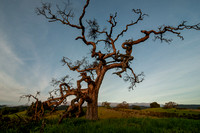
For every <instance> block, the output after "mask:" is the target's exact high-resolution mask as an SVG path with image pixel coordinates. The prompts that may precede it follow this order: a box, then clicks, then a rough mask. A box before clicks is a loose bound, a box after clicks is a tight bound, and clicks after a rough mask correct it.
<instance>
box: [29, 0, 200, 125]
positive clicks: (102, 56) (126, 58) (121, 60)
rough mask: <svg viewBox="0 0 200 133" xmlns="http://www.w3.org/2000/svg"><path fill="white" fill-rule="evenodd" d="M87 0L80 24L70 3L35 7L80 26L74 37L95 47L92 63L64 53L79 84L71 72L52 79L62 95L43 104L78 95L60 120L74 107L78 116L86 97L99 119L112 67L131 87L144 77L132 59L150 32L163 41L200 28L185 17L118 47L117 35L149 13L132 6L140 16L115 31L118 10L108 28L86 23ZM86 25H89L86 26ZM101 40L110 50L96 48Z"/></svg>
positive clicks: (90, 115) (89, 112) (92, 113)
mask: <svg viewBox="0 0 200 133" xmlns="http://www.w3.org/2000/svg"><path fill="white" fill-rule="evenodd" d="M85 1H86V3H85V5H84V6H83V9H82V13H81V15H80V17H79V19H78V24H73V23H72V22H71V18H72V17H73V13H72V11H71V10H68V9H67V5H66V6H65V8H64V9H61V8H60V7H59V6H57V12H53V11H55V10H52V7H51V4H49V3H42V7H41V8H37V9H36V12H37V14H38V15H42V16H44V17H45V18H46V19H48V20H49V22H61V23H62V24H63V25H66V26H69V27H71V28H74V29H76V30H79V31H80V32H81V33H80V36H78V37H76V38H75V40H81V41H82V42H83V43H84V44H85V45H87V46H89V47H92V50H91V59H93V60H94V61H93V62H92V63H88V61H87V60H86V59H85V58H83V59H82V60H78V61H76V62H75V63H74V64H73V63H72V62H71V61H70V60H69V59H68V58H66V57H63V59H62V62H63V63H64V65H67V66H68V68H69V69H70V70H72V71H76V72H78V73H79V74H80V77H81V78H80V79H79V80H77V86H76V87H72V86H70V84H69V82H66V79H67V78H68V76H66V77H64V78H63V79H62V80H54V81H53V83H54V84H55V85H59V89H58V90H55V91H59V93H60V96H52V95H50V97H49V99H48V100H47V101H44V102H43V104H47V105H48V106H49V107H52V110H54V109H55V108H56V107H57V106H59V105H61V104H63V103H65V102H66V99H67V97H68V96H70V95H75V96H76V98H75V99H73V100H72V101H71V105H70V107H69V108H68V109H66V111H65V113H64V114H63V116H62V117H61V119H60V122H61V121H62V119H63V118H65V117H67V116H70V114H71V113H72V112H73V111H74V110H75V109H78V112H76V113H77V114H76V116H77V117H79V116H80V113H81V111H82V109H81V107H82V104H83V103H84V102H85V101H86V102H87V113H86V118H87V119H90V120H97V119H98V108H97V105H98V94H99V89H100V87H101V84H102V81H103V79H104V75H105V74H106V72H108V71H109V70H113V69H116V70H115V72H114V73H113V74H116V75H117V76H119V77H122V76H123V78H124V80H125V81H129V82H130V83H131V84H130V87H129V89H132V88H133V87H134V86H135V84H136V83H140V82H142V81H143V77H142V76H143V73H141V74H138V75H137V74H135V72H134V71H133V69H132V68H131V66H130V64H131V61H132V60H133V59H134V57H133V56H132V48H133V46H135V45H137V44H142V43H143V42H145V41H146V40H148V39H149V38H150V35H154V36H155V39H159V40H161V42H162V41H164V42H168V43H169V42H170V41H171V39H167V38H164V35H165V34H166V33H172V34H174V35H177V37H179V38H181V39H183V36H181V33H180V31H181V30H184V29H195V30H200V23H199V24H196V25H186V21H183V22H182V23H180V24H179V25H178V26H176V27H174V26H165V25H163V26H161V27H159V28H158V29H157V30H141V33H140V34H142V35H143V37H141V38H138V39H135V40H133V39H129V40H126V41H124V42H123V43H122V44H120V45H121V49H120V50H119V49H117V48H116V45H119V43H118V39H119V38H121V37H122V36H123V35H124V34H125V33H126V32H127V31H128V30H129V27H130V26H135V25H137V24H138V23H139V22H141V21H142V20H143V19H144V17H145V16H147V14H144V13H143V12H142V11H141V10H140V9H133V10H132V11H133V13H134V14H135V15H137V16H138V17H137V19H136V20H133V21H131V23H129V24H127V25H126V26H125V28H124V30H122V31H121V32H119V33H115V34H113V33H114V31H115V30H114V29H116V27H117V21H116V17H117V13H115V14H114V15H110V16H109V18H108V20H107V23H108V24H109V25H110V27H109V28H107V29H101V28H100V26H99V25H98V23H97V21H96V20H95V19H94V20H86V24H87V26H85V25H84V24H83V21H84V20H83V19H85V14H86V10H87V8H88V5H89V3H90V0H85ZM85 27H89V28H87V29H86V28H85ZM86 32H87V33H86ZM100 44H104V45H105V48H106V50H107V52H103V51H102V50H99V49H97V45H100ZM128 72H129V74H128ZM82 82H85V83H86V84H87V88H82V86H81V83H82ZM27 96H29V95H27ZM38 111H39V110H38ZM38 111H36V112H38ZM42 112H44V111H42Z"/></svg>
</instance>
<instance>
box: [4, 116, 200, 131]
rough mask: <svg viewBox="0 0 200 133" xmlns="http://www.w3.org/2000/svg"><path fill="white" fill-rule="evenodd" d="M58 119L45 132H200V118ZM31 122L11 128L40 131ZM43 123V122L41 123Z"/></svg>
mask: <svg viewBox="0 0 200 133" xmlns="http://www.w3.org/2000/svg"><path fill="white" fill-rule="evenodd" d="M57 122H58V121H57V119H51V120H46V126H45V128H44V132H46V133H63V132H66V133H124V132H127V133H131V132H137V133H140V132H141V133H151V132H152V133H161V132H162V133H172V132H175V133H179V132H180V133H199V131H200V120H189V119H177V118H167V119H163V118H162V119H152V118H115V119H102V120H98V121H89V120H86V119H83V118H79V119H65V120H64V121H63V123H61V124H59V125H58V124H57ZM34 124H35V123H30V124H29V125H21V127H20V128H18V129H17V130H16V129H9V130H7V131H3V132H7V133H11V132H24V131H25V132H26V131H27V130H25V128H26V129H27V128H29V129H30V130H29V131H30V132H40V127H41V126H38V124H36V125H34ZM39 125H41V122H40V123H39Z"/></svg>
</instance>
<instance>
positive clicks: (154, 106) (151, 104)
mask: <svg viewBox="0 0 200 133" xmlns="http://www.w3.org/2000/svg"><path fill="white" fill-rule="evenodd" d="M150 107H151V108H160V104H158V103H157V102H152V103H150Z"/></svg>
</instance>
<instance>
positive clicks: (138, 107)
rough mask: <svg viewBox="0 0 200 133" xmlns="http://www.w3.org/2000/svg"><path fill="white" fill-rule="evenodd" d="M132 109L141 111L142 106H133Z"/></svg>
mask: <svg viewBox="0 0 200 133" xmlns="http://www.w3.org/2000/svg"><path fill="white" fill-rule="evenodd" d="M132 109H135V110H141V107H140V106H137V105H133V106H132Z"/></svg>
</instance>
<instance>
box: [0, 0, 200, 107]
mask: <svg viewBox="0 0 200 133" xmlns="http://www.w3.org/2000/svg"><path fill="white" fill-rule="evenodd" d="M43 1H44V2H45V0H43ZM46 1H47V0H46ZM63 1H64V0H63ZM40 2H41V1H40V0H38V1H37V0H20V1H19V0H1V1H0V18H1V19H0V104H9V105H19V104H25V103H27V100H22V101H21V102H18V101H19V97H20V96H21V95H23V94H29V93H31V94H35V93H36V91H41V95H40V97H39V98H40V99H43V100H45V99H46V98H47V96H48V91H50V90H52V89H53V87H52V86H50V81H51V79H52V78H59V77H62V76H64V75H65V74H70V75H71V76H72V77H74V78H75V79H77V77H76V76H77V75H76V74H74V72H70V71H69V70H68V69H67V67H66V66H62V64H61V63H60V60H61V58H62V57H63V56H67V57H69V58H70V59H72V60H76V59H80V58H81V57H82V56H88V53H89V49H90V48H88V47H87V46H85V45H84V44H83V43H82V42H81V41H75V38H76V36H77V35H79V34H80V32H79V31H77V30H73V29H72V28H69V27H66V26H64V25H62V24H61V23H49V22H48V21H47V20H46V19H45V18H44V17H42V16H37V15H36V13H35V11H34V10H35V8H36V7H38V6H40V5H41V3H40ZM51 2H52V3H55V0H54V1H51ZM71 2H72V3H73V4H72V5H71V8H73V9H74V12H75V18H74V21H76V20H77V17H78V16H79V14H80V12H81V10H82V5H83V4H84V3H85V1H83V0H73V1H71ZM59 3H62V1H59ZM199 5H200V1H199V0H191V1H189V0H109V1H108V0H91V3H90V5H89V7H88V9H87V11H86V18H87V19H93V18H94V17H95V18H96V19H97V20H98V22H99V25H103V26H102V28H104V27H106V26H107V24H106V23H105V21H106V20H107V19H108V18H109V15H110V13H115V12H116V11H117V12H118V18H117V21H118V27H117V29H116V30H115V32H116V34H117V33H118V32H119V31H121V30H122V29H124V27H125V25H126V24H127V23H129V22H130V21H131V20H134V19H135V16H134V15H132V12H131V9H133V8H135V9H137V8H140V9H141V10H142V11H143V12H144V13H147V14H149V16H148V17H146V18H145V19H144V21H142V22H140V23H139V24H138V25H137V26H135V27H132V28H130V30H129V32H127V33H126V34H125V36H124V38H121V39H120V40H119V41H118V45H119V46H120V44H121V43H122V42H123V41H125V40H126V39H130V38H133V39H134V38H139V37H141V36H142V34H140V30H151V29H157V28H158V27H159V26H161V25H163V24H165V25H172V26H175V25H178V24H179V23H181V22H182V21H183V20H186V21H188V24H191V25H192V24H197V23H199V22H200V8H199ZM182 35H183V36H184V38H185V39H184V41H182V40H180V39H179V38H177V37H176V36H173V35H171V34H167V36H168V37H171V38H173V42H172V43H171V44H166V43H160V42H159V41H153V36H152V37H151V38H150V39H149V40H148V41H146V42H145V43H141V44H140V45H137V46H135V47H134V50H133V55H134V57H135V60H134V61H133V64H132V68H133V69H134V70H135V72H136V73H140V72H142V71H143V72H144V73H145V80H144V81H143V82H142V83H140V84H138V85H137V87H136V88H135V89H134V90H133V91H130V92H129V91H128V85H129V84H128V83H125V82H124V81H123V80H122V79H120V78H118V77H117V76H116V75H112V72H108V73H107V74H106V76H105V79H104V81H103V84H102V87H101V89H100V92H99V101H100V102H102V101H109V102H122V101H127V102H132V103H134V102H154V101H156V102H158V103H162V104H163V103H166V102H169V101H174V102H177V103H179V104H200V97H199V96H200V69H199V68H200V44H199V43H200V32H199V31H194V30H188V31H183V32H182Z"/></svg>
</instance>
